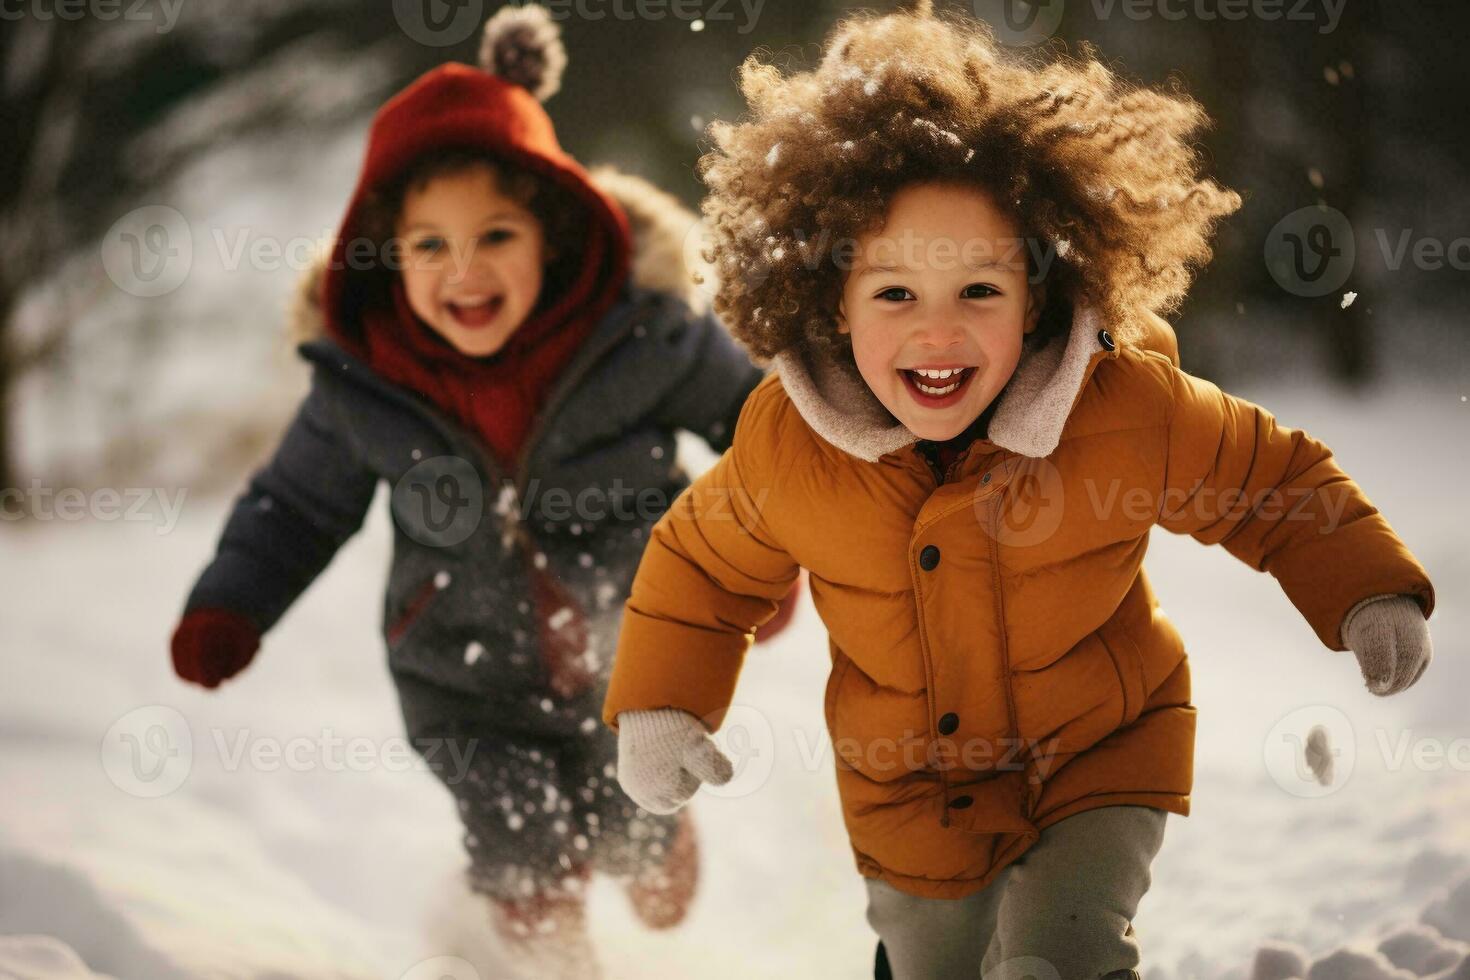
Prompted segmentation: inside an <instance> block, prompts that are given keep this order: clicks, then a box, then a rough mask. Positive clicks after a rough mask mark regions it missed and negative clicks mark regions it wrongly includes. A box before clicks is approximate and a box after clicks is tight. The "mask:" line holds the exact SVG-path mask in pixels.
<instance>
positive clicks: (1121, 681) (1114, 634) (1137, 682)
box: [1097, 623, 1147, 728]
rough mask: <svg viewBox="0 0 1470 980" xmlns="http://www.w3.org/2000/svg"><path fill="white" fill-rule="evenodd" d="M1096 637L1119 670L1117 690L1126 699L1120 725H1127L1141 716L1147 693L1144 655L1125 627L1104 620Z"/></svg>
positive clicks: (1115, 667) (1120, 726)
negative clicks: (1144, 676)
mask: <svg viewBox="0 0 1470 980" xmlns="http://www.w3.org/2000/svg"><path fill="white" fill-rule="evenodd" d="M1097 637H1098V639H1099V640H1101V641H1102V645H1103V647H1104V648H1105V649H1106V650H1107V651H1108V656H1109V657H1111V658H1112V661H1113V668H1114V670H1116V671H1117V672H1118V694H1119V697H1121V698H1122V700H1123V708H1122V712H1121V714H1120V717H1119V720H1118V727H1119V728H1127V727H1128V726H1129V725H1131V724H1133V723H1134V722H1135V721H1137V720H1138V716H1139V715H1140V714H1141V713H1142V712H1143V702H1144V699H1145V697H1146V696H1147V691H1146V690H1145V686H1144V679H1143V657H1142V656H1141V655H1140V654H1139V652H1138V643H1137V642H1136V641H1135V640H1134V639H1133V636H1132V635H1131V634H1130V633H1129V632H1128V630H1127V628H1126V627H1123V626H1120V625H1117V624H1114V623H1105V624H1103V626H1102V627H1101V628H1100V629H1098V631H1097Z"/></svg>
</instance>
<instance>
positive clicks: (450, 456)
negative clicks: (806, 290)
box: [172, 7, 762, 980]
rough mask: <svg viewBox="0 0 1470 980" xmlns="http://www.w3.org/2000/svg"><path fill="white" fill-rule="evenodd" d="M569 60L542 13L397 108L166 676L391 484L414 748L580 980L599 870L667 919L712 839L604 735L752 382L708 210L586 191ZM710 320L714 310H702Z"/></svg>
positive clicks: (538, 971)
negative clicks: (282, 414)
mask: <svg viewBox="0 0 1470 980" xmlns="http://www.w3.org/2000/svg"><path fill="white" fill-rule="evenodd" d="M565 60H566V59H565V53H564V51H563V50H562V46H561V41H560V38H559V34H558V31H557V29H556V27H555V24H554V23H553V22H552V21H551V19H550V16H549V14H548V13H547V11H546V10H545V9H544V8H540V7H512V8H507V9H506V10H505V11H502V12H501V13H499V14H497V15H496V17H495V18H493V19H492V20H491V21H490V22H489V24H487V25H486V31H485V41H484V46H483V51H482V57H481V62H482V67H471V66H469V65H461V64H448V65H444V66H442V67H440V68H436V69H434V70H432V71H430V72H428V73H426V74H425V75H423V76H422V77H420V78H419V79H418V80H416V81H415V82H414V83H413V84H411V85H410V86H409V87H407V88H406V89H404V90H403V91H402V92H399V93H398V94H397V95H395V96H394V97H393V98H392V99H391V100H389V101H388V102H387V103H386V104H385V105H384V106H383V107H382V108H381V109H380V110H379V112H378V113H377V115H376V116H375V118H374V120H373V125H372V129H371V132H370V133H369V136H368V146H367V154H366V158H365V161H364V164H363V170H362V173H361V176H360V178H359V181H358V184H357V188H356V190H355V191H354V192H353V194H352V197H351V200H350V203H349V204H348V208H347V213H346V215H345V216H344V218H343V221H342V225H341V229H340V232H339V234H338V236H337V238H336V240H335V242H334V244H333V249H332V251H331V253H330V255H329V256H328V258H327V260H326V261H325V262H324V264H323V265H322V266H319V267H318V268H316V269H314V270H312V273H311V274H310V275H309V276H308V277H307V279H306V282H305V284H304V287H303V291H302V300H303V301H302V303H301V304H300V309H299V310H298V319H299V321H300V323H299V325H298V334H299V335H300V336H299V339H303V340H304V341H305V342H304V343H302V345H301V346H300V353H301V354H302V356H303V357H305V358H306V359H307V361H308V362H310V363H311V364H312V366H313V368H314V373H313V377H312V384H311V390H310V392H309V394H308V395H307V397H306V399H305V401H304V402H303V404H302V405H301V407H300V409H299V411H298V413H297V416H296V418H295V420H294V421H293V422H292V423H291V425H290V428H289V429H288V430H287V432H286V434H285V436H284V438H283V440H282V442H281V445H280V447H279V448H278V450H277V451H276V452H275V454H274V456H273V458H272V459H271V460H270V461H269V462H268V463H267V464H266V465H265V466H263V467H262V468H261V469H260V470H259V471H257V472H256V473H255V474H254V475H253V476H252V478H251V480H250V485H249V487H248V489H247V490H246V492H245V493H243V494H242V495H241V497H240V499H239V500H238V501H237V502H236V504H235V507H234V509H233V512H232V513H231V515H230V517H229V521H228V523H227V524H226V526H225V529H224V532H223V534H222V536H221V539H220V543H219V549H218V554H217V555H216V556H215V557H214V559H213V561H212V562H211V563H210V564H209V566H208V567H207V568H206V569H205V570H204V572H203V574H202V575H201V576H200V578H199V581H198V583H197V584H196V585H195V587H194V589H193V590H192V592H191V594H190V595H189V597H188V600H187V603H186V607H185V611H184V615H183V617H182V620H181V622H180V623H179V626H178V628H177V630H176V631H175V633H174V635H173V638H172V657H173V664H174V667H175V669H176V671H177V672H178V674H179V675H180V676H181V677H182V678H184V679H186V680H188V681H190V682H193V683H197V684H201V685H203V686H205V687H210V688H214V687H216V686H218V685H219V684H220V683H221V682H222V681H224V680H226V679H227V678H229V677H231V676H233V675H235V674H236V673H238V672H239V671H241V670H243V669H244V668H245V666H246V665H247V664H248V663H249V662H250V661H251V659H252V658H253V657H254V655H255V653H256V651H257V649H258V647H259V645H260V641H261V636H262V634H264V633H266V632H267V631H268V630H270V629H271V627H272V626H273V625H274V624H275V623H276V622H277V620H279V619H280V618H281V616H282V615H283V614H284V613H285V612H286V610H287V608H288V607H289V606H290V605H291V604H292V603H293V602H294V601H295V600H296V598H297V597H298V596H299V595H300V594H301V593H302V592H303V591H305V590H306V588H307V587H308V586H309V585H310V584H311V582H312V581H313V580H314V579H315V578H316V576H317V575H318V574H319V573H320V572H321V571H322V570H323V569H324V568H325V567H326V565H327V564H328V563H329V562H330V561H331V559H332V557H333V555H334V554H335V553H336V551H337V550H338V548H339V547H340V546H341V545H342V544H343V543H344V542H345V541H346V540H347V538H349V537H350V536H351V535H352V534H353V533H355V532H356V530H357V529H358V528H359V527H360V526H361V523H362V521H363V518H364V516H365V514H366V512H367V510H368V507H369V505H370V504H371V502H372V499H373V496H374V492H375V490H376V488H377V486H378V484H379V483H380V482H384V481H385V482H387V483H388V484H389V485H390V486H391V487H392V488H393V492H392V497H391V505H392V513H393V519H394V541H393V560H392V567H391V569H390V570H389V575H388V583H387V594H386V596H385V598H384V604H383V616H382V629H383V636H384V640H385V643H386V646H387V650H388V667H389V670H390V673H391V675H392V679H393V681H394V684H395V686H396V688H397V692H398V695H399V701H400V707H401V710H402V714H403V720H404V724H405V726H406V729H407V733H408V736H409V739H410V742H411V744H412V745H413V746H414V748H415V749H416V750H417V751H418V752H420V753H421V754H422V755H423V758H424V761H425V762H426V764H427V765H428V768H430V769H431V770H432V771H433V772H434V773H435V775H437V776H438V777H439V778H440V779H441V781H443V782H444V784H445V786H446V787H447V788H448V790H449V791H450V792H451V793H452V794H453V796H454V799H455V802H456V803H457V804H458V808H459V816H460V818H461V820H462V822H463V825H464V837H463V841H464V846H465V849H466V851H467V852H468V855H469V859H470V860H469V867H468V885H469V888H470V889H471V890H472V891H473V892H475V893H477V894H479V895H482V896H484V897H485V899H487V900H488V904H489V911H490V916H489V917H488V918H489V919H490V920H491V921H493V924H494V925H495V927H497V929H498V930H499V932H500V934H501V936H502V938H503V939H504V940H505V941H506V942H507V943H509V944H510V945H511V947H512V948H513V949H514V950H516V951H517V954H518V955H517V959H518V962H526V961H530V962H532V963H534V964H535V965H534V967H533V972H534V974H535V975H536V976H567V977H577V978H579V980H580V978H587V977H592V976H596V975H597V967H596V964H595V961H594V957H593V954H592V950H591V949H590V946H589V943H588V938H587V934H586V930H585V923H584V915H585V905H584V903H585V885H586V882H587V880H588V876H589V875H590V874H591V873H592V872H593V871H599V872H602V873H605V874H610V875H614V876H617V877H619V878H621V879H622V880H623V882H624V883H625V885H626V888H627V892H628V894H629V896H630V898H631V899H632V901H633V904H634V908H635V910H636V912H637V914H638V916H639V917H640V919H641V920H642V921H643V922H644V923H645V924H647V925H649V926H651V927H655V928H665V927H669V926H672V925H674V924H675V923H677V922H678V921H679V920H680V919H681V918H682V917H683V916H684V915H685V913H686V911H687V908H688V905H689V901H690V899H691V897H692V895H693V892H694V887H695V882H696V881H697V869H698V860H697V850H696V848H695V837H694V830H693V825H692V822H691V821H689V820H687V819H678V818H673V817H670V816H668V815H657V814H650V813H648V812H646V811H643V810H641V809H638V808H637V807H636V806H635V805H634V803H633V802H632V801H630V800H629V799H628V798H627V797H625V796H624V795H623V794H622V793H621V792H620V791H619V790H618V788H617V786H616V783H615V781H614V778H613V776H614V759H615V753H616V739H615V738H614V737H613V735H612V733H610V732H608V731H607V730H606V729H605V728H603V727H602V726H600V725H598V723H597V714H598V709H599V707H600V705H601V703H602V700H603V697H604V695H605V692H606V685H607V678H608V671H609V669H610V667H609V665H610V657H609V654H610V653H611V648H612V640H613V637H614V636H615V634H616V628H617V620H618V618H619V614H620V612H621V609H622V604H623V600H624V599H625V598H626V596H627V591H628V588H629V585H630V582H631V579H632V574H633V570H634V569H635V567H636V565H637V562H638V557H639V555H640V553H641V551H642V549H643V547H644V545H645V543H646V541H647V537H648V532H649V529H650V528H651V527H652V525H653V523H654V521H655V520H657V518H658V517H659V516H660V515H661V514H662V513H663V512H664V511H665V510H666V508H667V506H668V503H669V501H671V500H673V499H674V498H675V497H676V496H677V495H678V493H679V492H680V491H681V490H682V489H683V488H684V487H685V486H687V484H688V478H687V476H686V475H685V473H684V471H683V469H682V468H681V467H680V466H679V465H678V464H677V462H676V460H675V450H676V441H675V433H676V430H679V429H683V430H687V431H690V432H693V433H695V434H697V435H699V436H701V437H703V438H704V439H706V440H707V441H708V442H709V444H710V445H711V446H712V447H713V448H714V449H716V450H717V451H718V450H723V449H724V448H725V447H726V446H727V445H728V444H729V440H730V433H731V431H732V430H733V428H734V421H735V418H736V415H737V414H738V412H739V409H740V406H741V404H742V403H743V402H744V400H745V398H746V396H747V395H748V394H749V393H750V391H751V389H752V388H754V386H755V384H756V383H757V382H758V381H759V380H760V379H761V377H762V372H761V370H760V369H759V368H757V367H755V366H754V365H752V364H751V363H750V361H749V359H748V358H747V357H746V356H745V354H744V353H743V352H742V351H741V350H740V348H739V347H738V346H737V345H736V344H735V343H734V341H733V340H732V339H731V338H730V337H729V335H728V333H727V332H726V331H725V329H724V328H723V327H722V325H721V324H720V323H719V321H718V320H717V319H716V318H715V317H714V316H713V315H710V314H708V313H699V312H696V310H695V309H694V308H693V307H692V306H691V303H693V301H694V300H695V299H696V295H695V293H694V291H693V289H692V288H691V284H690V283H689V282H688V277H687V275H686V273H685V270H684V267H683V265H682V263H670V262H669V261H668V259H669V257H670V256H675V257H677V256H678V254H679V250H680V248H681V247H682V242H683V239H684V236H685V235H686V233H687V230H688V227H689V225H690V223H691V222H692V221H693V216H692V215H689V214H688V213H687V212H684V211H683V209H682V208H680V207H679V206H678V205H677V203H676V202H675V201H674V200H673V199H672V198H671V197H668V196H667V195H665V194H662V193H661V192H658V191H656V190H655V189H654V188H653V187H651V186H649V185H648V184H646V183H644V182H642V181H640V180H638V179H637V178H634V177H631V176H630V175H625V174H618V173H616V172H611V171H600V172H598V173H597V174H595V175H594V174H588V173H587V172H586V171H585V170H583V168H582V167H581V166H580V165H579V164H578V163H577V162H576V161H575V160H574V159H573V158H572V157H570V156H569V155H567V154H566V153H565V152H564V151H563V150H562V149H561V147H560V146H559V145H558V143H557V139H556V135H555V132H554V130H553V127H552V123H551V120H550V118H549V117H548V116H547V114H546V112H545V110H544V109H542V107H541V105H540V102H539V101H538V100H539V99H545V98H547V97H548V96H550V95H551V94H553V93H554V92H555V91H556V89H557V87H558V84H559V76H560V72H561V69H562V66H563V65H564V64H565ZM695 305H697V304H695Z"/></svg>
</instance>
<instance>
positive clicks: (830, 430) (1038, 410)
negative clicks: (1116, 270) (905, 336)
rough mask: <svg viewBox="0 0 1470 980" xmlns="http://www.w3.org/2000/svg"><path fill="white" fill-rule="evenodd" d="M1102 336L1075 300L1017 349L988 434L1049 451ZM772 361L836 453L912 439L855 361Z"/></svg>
mask: <svg viewBox="0 0 1470 980" xmlns="http://www.w3.org/2000/svg"><path fill="white" fill-rule="evenodd" d="M1143 319H1144V322H1145V325H1146V327H1147V334H1146V335H1145V337H1144V340H1143V341H1142V343H1141V345H1140V346H1143V347H1146V348H1148V349H1150V350H1155V351H1158V352H1159V353H1161V354H1165V355H1167V356H1168V357H1169V359H1170V360H1171V361H1173V362H1174V364H1175V365H1176V366H1178V364H1179V345H1178V342H1177V341H1176V339H1175V337H1174V330H1173V328H1172V327H1170V326H1169V324H1168V322H1167V321H1165V320H1164V319H1163V318H1162V317H1159V316H1156V315H1155V314H1153V313H1146V314H1145V315H1144V317H1143ZM1103 335H1104V327H1103V324H1102V320H1101V317H1099V316H1098V314H1097V313H1096V311H1094V310H1092V309H1090V308H1086V307H1080V308H1078V310H1077V311H1076V313H1075V315H1074V316H1073V318H1072V328H1071V330H1070V331H1068V333H1067V334H1065V335H1064V336H1060V337H1056V338H1053V339H1052V341H1051V343H1049V344H1047V346H1045V347H1043V348H1041V349H1039V350H1028V351H1026V352H1025V353H1023V354H1022V355H1021V360H1020V363H1019V364H1017V365H1016V371H1015V374H1014V375H1013V376H1012V378H1011V380H1010V382H1009V383H1008V384H1007V385H1006V388H1005V390H1004V391H1002V392H1001V395H1000V403H999V404H998V405H997V406H996V409H995V415H994V417H993V418H992V419H991V421H990V428H989V434H988V438H989V439H990V440H991V441H992V442H994V443H995V444H996V445H997V446H1000V447H1001V448H1003V449H1009V450H1011V451H1012V452H1016V453H1020V454H1021V455H1022V456H1032V457H1038V458H1039V457H1044V456H1047V455H1050V454H1051V452H1052V450H1054V449H1056V447H1057V444H1058V443H1059V442H1060V441H1061V436H1062V428H1063V426H1065V425H1066V422H1067V417H1068V415H1070V414H1071V410H1072V406H1073V405H1075V404H1076V401H1077V396H1078V395H1079V394H1080V392H1081V389H1082V386H1083V384H1084V382H1085V381H1086V379H1087V377H1088V370H1087V368H1088V365H1089V364H1090V363H1091V361H1092V359H1093V358H1094V356H1096V355H1098V354H1104V355H1108V356H1116V354H1117V348H1116V343H1115V342H1114V341H1113V340H1112V337H1111V335H1109V336H1108V337H1107V343H1106V344H1105V343H1104V339H1103ZM1110 344H1111V345H1113V346H1112V347H1109V346H1108V345H1110ZM775 364H776V370H777V371H778V372H779V373H780V376H781V384H782V386H783V387H784V388H785V389H786V393H787V394H788V395H789V396H790V398H791V401H792V403H793V404H794V405H795V406H796V408H797V411H799V412H800V413H801V416H802V418H803V419H804V420H805V421H806V423H807V425H809V426H811V428H812V430H813V431H814V432H816V433H817V435H819V436H821V437H822V438H823V439H825V440H826V441H827V442H829V443H831V444H832V445H833V446H836V447H837V448H838V449H841V450H842V451H843V452H845V453H848V454H849V455H852V456H856V457H857V458H858V459H862V460H866V461H867V462H870V463H872V462H876V461H877V460H878V459H879V458H880V457H882V456H884V455H886V454H888V453H891V452H896V451H897V450H899V449H902V448H903V447H905V446H908V445H911V444H913V443H914V442H917V441H918V438H919V437H918V436H916V435H914V433H913V432H911V431H909V429H908V428H907V427H906V426H904V425H903V424H902V423H900V422H898V421H897V420H895V419H894V418H893V416H892V415H891V414H889V412H888V410H887V409H886V408H884V407H883V405H882V403H881V402H879V401H878V398H877V396H876V395H874V394H873V393H872V391H871V390H870V389H869V388H868V385H867V383H866V382H865V381H863V379H862V376H861V375H860V374H858V372H857V368H856V367H855V366H853V365H851V364H845V363H840V362H838V361H835V360H833V359H831V358H825V359H817V358H814V357H812V356H810V355H803V354H801V353H798V352H796V351H785V352H782V353H781V354H778V355H777V356H776V358H775Z"/></svg>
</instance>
